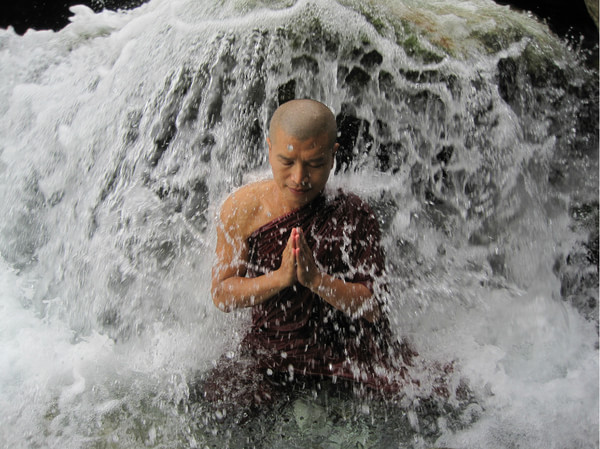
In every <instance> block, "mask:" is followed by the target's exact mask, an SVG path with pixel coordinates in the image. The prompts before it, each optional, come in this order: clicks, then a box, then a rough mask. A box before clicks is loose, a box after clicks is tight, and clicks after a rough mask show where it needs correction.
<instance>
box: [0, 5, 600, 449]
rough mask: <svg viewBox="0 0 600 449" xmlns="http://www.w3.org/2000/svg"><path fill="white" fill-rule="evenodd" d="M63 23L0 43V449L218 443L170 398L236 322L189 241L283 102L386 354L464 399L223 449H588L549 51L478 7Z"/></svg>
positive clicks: (576, 169)
mask: <svg viewBox="0 0 600 449" xmlns="http://www.w3.org/2000/svg"><path fill="white" fill-rule="evenodd" d="M73 11H74V13H75V16H74V17H73V20H72V23H71V24H70V25H69V26H68V27H67V28H65V29H64V30H62V31H60V32H57V33H53V32H46V31H39V32H28V33H27V34H26V35H24V36H22V37H20V36H17V35H16V34H15V33H14V32H12V31H11V30H8V31H2V32H0V61H1V63H0V79H1V80H2V83H1V85H0V95H1V99H2V101H1V102H0V110H1V116H2V119H0V133H1V136H2V139H1V141H0V156H1V157H0V190H1V192H2V198H3V201H2V203H1V204H0V214H1V216H2V220H1V221H0V254H1V258H0V286H1V287H0V295H1V300H0V307H1V311H2V313H0V360H1V362H2V369H1V370H0V444H1V445H2V446H3V447H11V448H19V447H60V448H65V447H67V448H75V447H77V448H82V447H90V448H92V447H93V448H100V447H127V448H130V447H142V446H148V447H169V448H174V447H205V446H207V445H213V446H215V447H225V446H227V445H231V446H235V445H236V444H238V443H236V442H235V441H238V440H236V439H235V438H234V436H233V435H234V434H235V433H236V432H237V431H238V430H236V429H235V428H231V429H225V430H223V429H222V428H217V427H212V424H211V423H210V422H208V421H207V420H206V419H204V418H203V416H202V415H201V414H200V413H199V412H198V411H196V412H193V411H192V407H191V406H189V400H188V397H189V394H190V392H189V387H188V385H189V381H190V379H191V378H192V377H193V376H194V375H195V373H196V372H197V371H200V372H205V371H206V370H208V369H209V368H210V367H211V366H212V362H213V361H214V360H216V359H217V358H218V357H220V355H221V354H223V353H226V352H227V351H233V350H234V349H235V344H236V342H237V341H238V340H239V338H240V336H241V335H243V333H244V330H245V325H246V322H247V314H246V312H242V313H239V314H233V315H226V314H223V313H221V312H219V311H218V310H216V308H214V306H213V305H212V302H211V299H210V291H209V289H210V270H211V261H212V257H213V251H214V243H215V242H214V240H215V234H214V220H213V217H214V214H215V212H216V211H217V210H218V207H219V204H220V202H221V201H222V200H223V199H224V198H225V196H226V195H227V194H228V193H229V192H231V191H232V190H233V189H234V188H235V187H237V186H239V185H241V183H243V182H246V181H247V180H250V179H253V178H256V177H260V176H263V175H264V174H265V173H266V171H267V161H266V145H265V142H264V139H265V136H266V135H265V129H266V125H267V123H268V119H269V117H270V114H271V113H272V112H273V110H274V109H275V107H276V106H277V104H278V103H279V102H280V101H284V100H286V99H289V98H293V97H296V98H299V97H312V98H316V99H319V100H321V101H323V102H324V103H326V104H328V105H329V106H330V107H331V108H332V109H333V110H334V111H335V113H336V115H337V116H338V121H339V124H340V143H341V150H340V152H339V154H338V160H337V169H336V172H337V173H336V175H335V177H334V178H335V179H333V181H332V183H334V184H337V185H341V186H343V187H345V188H347V189H349V190H353V191H355V192H357V193H358V194H360V195H361V196H362V197H364V198H365V199H366V200H368V201H369V202H370V203H371V204H372V205H373V207H374V209H375V210H376V211H377V213H378V215H379V218H380V220H381V223H382V229H383V231H384V239H385V241H384V243H385V249H386V253H387V260H388V271H389V282H390V291H391V292H392V296H393V298H394V303H393V304H392V310H391V318H392V322H393V323H394V330H395V331H396V332H397V334H398V335H402V336H407V337H408V338H410V339H411V340H412V342H413V343H414V346H415V347H416V349H417V350H418V351H419V353H420V354H421V355H422V356H423V357H425V358H427V359H430V360H439V361H447V360H454V361H455V364H456V365H455V366H456V371H457V373H458V375H460V377H461V378H462V379H463V380H464V381H465V382H466V383H467V384H468V385H469V388H470V389H471V390H472V392H473V394H474V397H475V398H476V401H475V402H473V403H472V404H471V405H469V406H468V407H466V408H460V409H458V410H454V411H448V415H447V416H440V417H438V418H437V420H436V421H435V422H434V423H429V424H428V425H429V426H430V427H431V426H433V428H430V429H425V424H424V423H423V422H419V417H418V416H417V417H415V416H413V415H411V413H410V411H407V414H408V421H409V422H410V424H411V425H410V426H409V427H408V428H406V427H402V426H399V427H398V428H399V429H402V430H398V431H397V432H396V433H393V432H391V433H388V434H387V435H386V438H387V439H386V440H385V443H384V440H383V439H382V436H381V434H380V430H381V428H382V424H381V422H382V421H385V427H387V428H390V427H394V425H393V423H395V422H396V421H395V420H396V419H398V420H399V419H400V417H397V416H395V415H394V413H399V414H402V411H401V410H400V411H398V410H396V412H392V410H391V409H390V410H388V411H387V412H384V413H383V414H378V413H377V410H376V407H375V406H374V405H373V404H371V407H369V404H368V403H367V404H364V403H363V404H353V405H352V407H349V408H348V409H347V410H345V411H344V410H342V412H339V409H340V408H343V407H342V406H344V404H337V405H336V404H335V403H332V404H330V406H328V407H320V406H318V405H312V407H313V408H311V404H310V401H296V402H295V403H293V404H292V405H290V406H289V407H288V408H287V409H286V411H284V412H282V413H281V416H287V418H285V419H283V418H281V419H279V418H278V416H277V414H275V415H273V414H271V415H269V414H268V413H267V414H266V415H265V417H264V420H265V421H264V423H263V424H262V425H260V424H258V425H255V427H254V428H253V429H252V431H251V432H250V433H249V434H248V435H246V436H245V437H244V438H246V439H245V440H244V441H246V443H245V444H241V443H240V444H238V447H248V445H250V443H249V442H251V441H253V442H254V443H252V444H254V445H256V446H257V447H308V446H314V447H328V448H329V447H427V446H428V445H431V444H436V445H439V446H448V447H455V448H495V449H496V448H514V447H527V448H544V449H546V448H553V447H555V448H589V447H598V345H597V341H598V332H597V329H598V326H597V300H598V291H597V288H598V259H597V257H598V83H597V73H594V72H590V71H589V70H587V69H586V68H585V67H583V66H582V65H581V64H579V62H578V59H577V56H576V55H575V54H573V51H572V50H571V49H569V48H567V47H566V46H565V44H563V43H562V42H560V41H558V40H557V39H555V38H553V37H552V36H551V35H550V34H549V33H548V31H547V28H546V27H545V26H543V25H541V24H539V23H537V22H535V21H534V20H533V19H532V18H530V17H528V16H526V15H522V14H518V13H515V12H513V11H510V10H509V9H508V8H505V7H499V6H497V5H495V4H494V3H492V2H490V1H484V0H469V1H467V0H464V1H459V0H454V1H452V2H438V3H435V2H433V3H432V2H418V1H416V0H414V1H406V2H402V3H400V2H395V1H386V2H379V3H378V4H374V3H371V2H360V1H356V2H354V1H350V0H348V1H340V2H334V1H325V0H318V1H297V2H294V1H280V2H239V1H233V0H232V1H228V2H219V4H218V5H216V4H212V3H211V2H208V1H191V0H177V1H166V0H153V1H151V2H150V3H148V4H145V5H143V6H141V7H140V8H137V9H135V10H133V11H129V12H126V13H125V12H122V13H113V12H103V13H101V14H93V13H92V12H91V11H89V10H88V9H86V8H85V7H76V8H74V9H73ZM346 405H347V404H346ZM303 407H304V409H307V410H308V411H306V410H305V411H304V412H303V413H304V414H305V415H307V416H308V415H311V414H312V415H311V416H313V417H315V420H316V421H318V422H319V423H320V424H315V425H313V426H312V427H311V426H308V427H307V426H306V425H305V424H302V423H301V422H300V421H299V420H298V419H296V421H294V416H295V417H296V418H297V416H298V415H297V414H298V413H300V412H298V409H299V408H303ZM350 409H353V410H355V411H356V413H354V414H352V413H351V412H350V411H349V410H350ZM336 410H337V411H338V412H339V413H337V412H336ZM334 412H335V413H337V414H336V416H337V419H336V420H333V419H331V418H330V417H331V415H332V414H335V413H334ZM342 415H343V416H344V418H343V419H342V418H340V416H342ZM426 430H427V431H426ZM361 445H362V446H361Z"/></svg>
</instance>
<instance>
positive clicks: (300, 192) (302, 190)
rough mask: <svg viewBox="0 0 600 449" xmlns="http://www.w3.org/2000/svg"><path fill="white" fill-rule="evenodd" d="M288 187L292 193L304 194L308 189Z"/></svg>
mask: <svg viewBox="0 0 600 449" xmlns="http://www.w3.org/2000/svg"><path fill="white" fill-rule="evenodd" d="M288 189H290V192H292V193H293V194H294V195H306V194H307V193H308V192H309V191H310V189H309V188H294V187H288Z"/></svg>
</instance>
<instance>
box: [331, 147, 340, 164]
mask: <svg viewBox="0 0 600 449" xmlns="http://www.w3.org/2000/svg"><path fill="white" fill-rule="evenodd" d="M339 147H340V144H339V143H336V144H334V145H333V148H332V149H331V168H332V169H333V167H335V154H336V153H337V150H338V148H339Z"/></svg>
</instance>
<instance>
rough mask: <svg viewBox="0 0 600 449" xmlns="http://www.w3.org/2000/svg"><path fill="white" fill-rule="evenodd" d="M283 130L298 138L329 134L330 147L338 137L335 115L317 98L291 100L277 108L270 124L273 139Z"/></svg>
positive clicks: (305, 138)
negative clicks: (316, 99)
mask: <svg viewBox="0 0 600 449" xmlns="http://www.w3.org/2000/svg"><path fill="white" fill-rule="evenodd" d="M278 129H279V130H281V131H283V132H284V133H285V134H287V135H288V136H291V137H294V138H296V139H298V140H307V139H309V138H311V137H317V136H321V135H323V134H327V137H328V142H329V143H330V147H333V145H334V144H335V141H336V138H337V128H336V123H335V117H334V116H333V113H332V112H331V110H330V109H329V108H328V107H327V106H325V105H324V104H323V103H321V102H318V101H315V100H308V99H306V100H291V101H288V102H286V103H284V104H282V105H281V106H279V107H278V108H277V110H276V111H275V113H274V114H273V117H272V118H271V124H270V126H269V136H270V138H271V140H273V139H275V136H276V135H277V133H276V130H278Z"/></svg>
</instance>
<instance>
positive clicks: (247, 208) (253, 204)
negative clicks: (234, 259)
mask: <svg viewBox="0 0 600 449" xmlns="http://www.w3.org/2000/svg"><path fill="white" fill-rule="evenodd" d="M271 189H272V181H271V180H265V181H258V182H254V183H251V184H247V185H245V186H242V187H240V188H239V189H238V190H236V191H235V192H233V193H232V194H231V195H229V196H228V197H227V199H226V200H225V202H224V203H223V205H222V206H221V213H220V218H221V222H222V223H223V225H225V227H226V228H227V229H228V230H229V232H233V233H235V234H237V235H240V236H241V237H243V238H246V237H247V236H249V235H250V234H252V232H253V231H254V230H255V229H257V228H258V227H259V226H260V223H261V222H262V221H264V220H265V219H266V218H265V217H266V216H267V215H268V214H267V212H266V209H265V201H264V199H265V198H268V196H269V192H270V191H271Z"/></svg>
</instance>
